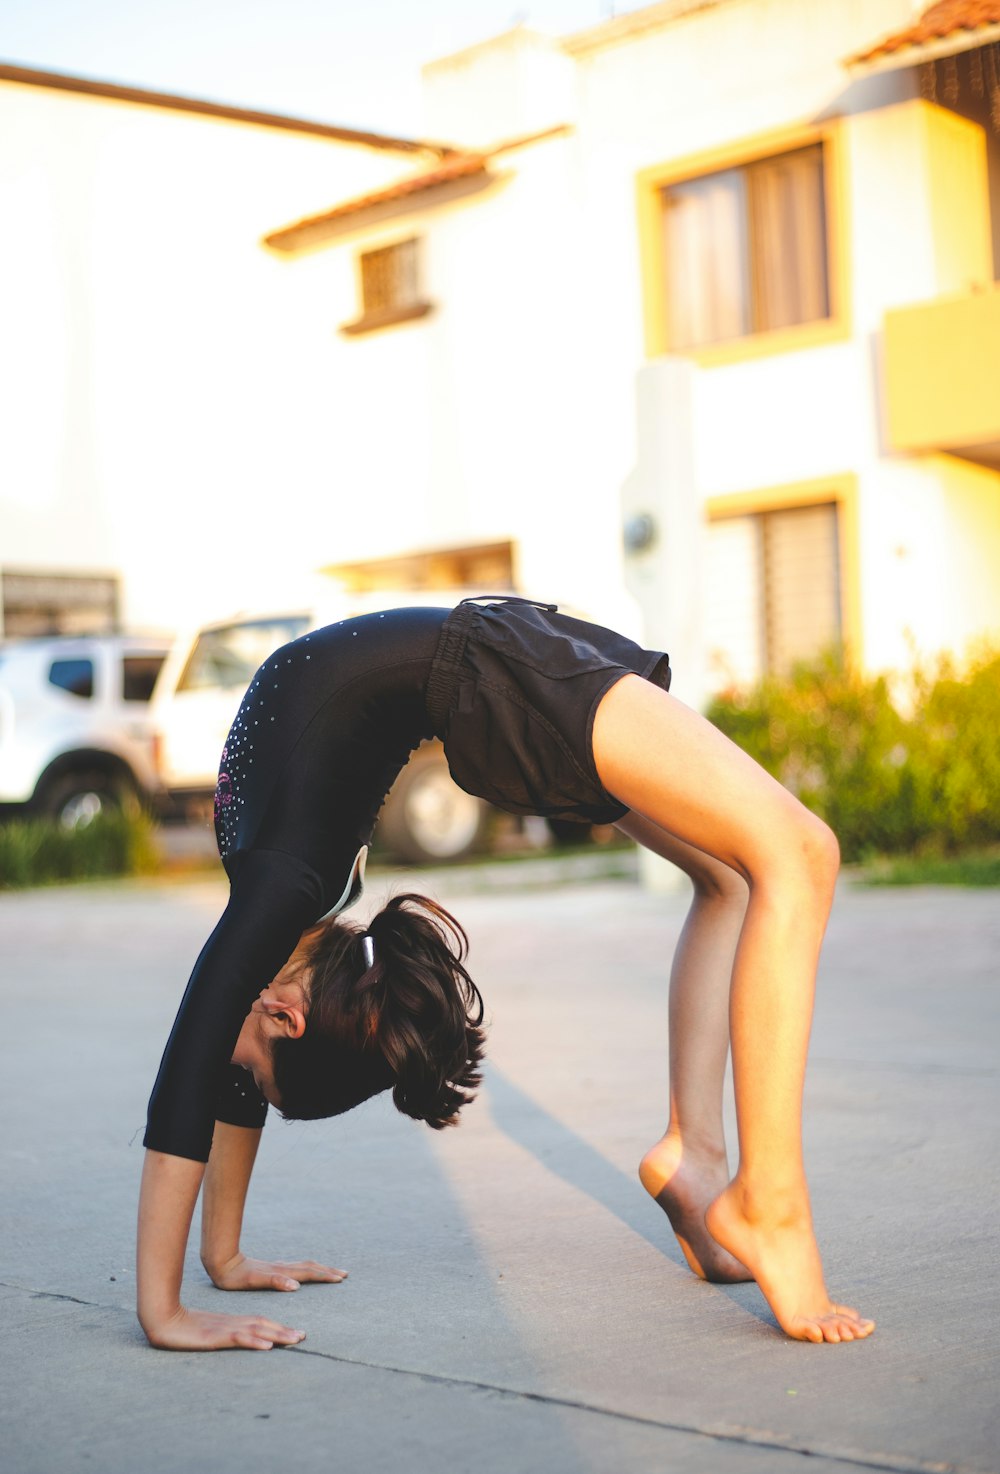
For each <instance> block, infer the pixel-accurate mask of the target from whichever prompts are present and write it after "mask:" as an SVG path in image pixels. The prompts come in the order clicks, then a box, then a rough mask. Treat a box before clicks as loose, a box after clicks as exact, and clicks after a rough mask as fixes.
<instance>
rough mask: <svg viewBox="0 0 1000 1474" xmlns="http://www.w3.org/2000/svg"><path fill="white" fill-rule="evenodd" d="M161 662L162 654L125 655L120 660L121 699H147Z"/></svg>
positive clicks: (150, 693)
mask: <svg viewBox="0 0 1000 1474" xmlns="http://www.w3.org/2000/svg"><path fill="white" fill-rule="evenodd" d="M162 664H163V656H162V655H126V656H125V659H124V660H123V661H122V700H123V701H148V700H149V699H150V697H151V696H152V694H153V687H154V686H155V685H156V677H157V676H158V675H159V674H160V666H161V665H162Z"/></svg>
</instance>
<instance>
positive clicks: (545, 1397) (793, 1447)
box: [285, 1345, 972, 1474]
mask: <svg viewBox="0 0 1000 1474" xmlns="http://www.w3.org/2000/svg"><path fill="white" fill-rule="evenodd" d="M285 1350H286V1351H289V1352H291V1353H292V1354H294V1355H297V1356H315V1357H318V1358H320V1359H321V1360H323V1361H333V1362H337V1363H340V1364H342V1365H344V1366H354V1367H364V1368H366V1369H367V1370H369V1371H375V1372H392V1373H394V1374H395V1375H397V1376H402V1377H416V1378H418V1379H419V1380H420V1381H423V1382H431V1383H435V1384H437V1385H439V1386H443V1387H468V1388H470V1389H472V1390H473V1391H477V1392H490V1393H493V1394H495V1395H499V1396H501V1397H511V1398H515V1399H517V1400H519V1401H523V1402H539V1403H543V1404H546V1405H548V1406H549V1407H563V1408H570V1409H572V1410H574V1411H576V1412H583V1413H593V1414H594V1415H595V1416H597V1417H601V1418H614V1419H616V1420H617V1421H618V1422H622V1423H634V1424H638V1425H640V1426H643V1427H647V1428H661V1429H663V1431H664V1432H667V1433H687V1434H689V1435H691V1436H693V1437H696V1438H711V1439H713V1440H715V1441H716V1442H718V1443H735V1444H741V1445H743V1446H744V1447H749V1448H761V1449H774V1450H776V1451H777V1450H780V1451H781V1452H783V1453H795V1454H801V1455H802V1456H803V1457H804V1458H822V1459H830V1460H835V1461H836V1462H838V1463H841V1464H851V1465H853V1466H854V1467H856V1468H859V1469H885V1470H891V1471H892V1474H966V1471H963V1469H962V1467H961V1465H959V1464H944V1463H937V1462H932V1461H928V1460H925V1459H917V1460H913V1459H906V1458H898V1457H897V1456H896V1455H895V1454H884V1453H879V1454H865V1453H862V1452H861V1451H859V1450H856V1449H846V1450H845V1449H840V1448H836V1447H833V1446H829V1447H828V1446H826V1445H823V1444H813V1445H810V1446H807V1445H805V1444H801V1443H794V1442H793V1441H792V1440H791V1439H783V1438H782V1437H781V1435H780V1434H778V1433H766V1432H763V1431H757V1430H755V1429H749V1428H744V1429H740V1430H736V1429H727V1428H711V1427H706V1428H702V1427H699V1426H698V1425H697V1424H694V1423H672V1422H669V1421H667V1420H666V1419H663V1418H653V1417H649V1416H646V1415H645V1414H643V1413H627V1412H622V1411H621V1410H620V1409H619V1408H613V1407H601V1406H600V1405H599V1404H598V1403H591V1402H582V1401H580V1400H579V1399H576V1398H572V1397H559V1396H557V1395H555V1394H552V1393H546V1392H531V1391H528V1390H526V1389H525V1388H523V1387H504V1386H502V1385H501V1384H500V1383H498V1382H481V1381H477V1380H476V1379H475V1378H473V1377H452V1376H448V1375H446V1374H445V1373H442V1372H424V1371H420V1370H419V1369H418V1368H415V1367H397V1366H390V1365H388V1364H387V1363H384V1362H377V1361H362V1360H359V1359H357V1358H355V1357H351V1356H338V1355H337V1354H336V1353H335V1352H332V1351H317V1350H315V1349H314V1348H312V1347H306V1346H301V1345H299V1346H287V1347H286V1348H285ZM967 1474H972V1471H971V1470H969V1471H967Z"/></svg>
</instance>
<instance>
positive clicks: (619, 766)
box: [593, 676, 873, 1341]
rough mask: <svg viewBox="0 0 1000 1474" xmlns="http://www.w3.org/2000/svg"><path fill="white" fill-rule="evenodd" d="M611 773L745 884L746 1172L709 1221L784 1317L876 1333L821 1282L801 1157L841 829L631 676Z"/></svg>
mask: <svg viewBox="0 0 1000 1474" xmlns="http://www.w3.org/2000/svg"><path fill="white" fill-rule="evenodd" d="M593 745H594V758H595V761H596V763H597V769H598V772H599V774H600V777H601V781H602V782H603V784H604V786H605V787H606V788H607V789H608V791H609V792H611V793H613V794H614V795H615V797H616V798H618V799H619V800H620V801H621V802H622V803H625V804H628V806H629V808H630V809H634V810H636V811H637V812H638V813H640V814H644V815H646V816H647V817H648V818H650V819H652V820H653V821H654V823H656V824H659V825H660V826H661V827H662V828H664V829H667V830H669V831H670V833H672V834H676V835H677V836H678V838H680V839H682V840H684V841H685V842H686V843H688V844H691V845H694V846H695V847H696V848H697V849H701V850H704V851H706V853H708V854H709V855H712V856H714V858H715V859H717V860H721V861H722V862H723V864H725V865H728V866H729V867H730V868H731V869H734V870H737V871H738V872H739V873H740V874H741V875H743V877H744V878H745V879H746V881H747V883H748V885H749V888H750V893H749V903H748V906H747V912H746V918H745V920H744V923H743V928H742V931H741V933H740V940H739V944H738V946H737V950H736V959H735V965H734V968H733V980H732V990H731V994H730V1039H731V1044H732V1051H733V1083H734V1086H735V1092H736V1119H737V1127H738V1130H739V1143H740V1161H739V1166H738V1168H737V1172H736V1176H735V1177H734V1179H733V1181H732V1182H731V1183H730V1184H729V1186H728V1187H727V1188H726V1189H725V1191H724V1192H723V1193H722V1194H721V1195H720V1196H719V1197H718V1198H717V1199H716V1200H715V1202H714V1203H713V1204H712V1206H711V1207H710V1208H709V1210H708V1214H707V1223H708V1227H709V1229H710V1231H711V1233H712V1234H713V1236H714V1237H715V1238H716V1239H717V1240H718V1242H719V1243H721V1244H722V1246H723V1247H724V1248H725V1249H728V1250H729V1252H730V1253H731V1254H732V1255H733V1256H734V1257H735V1258H736V1259H738V1260H739V1261H740V1262H741V1263H743V1264H745V1265H746V1266H747V1268H748V1269H749V1270H750V1272H751V1273H752V1275H753V1277H754V1278H755V1279H756V1281H757V1283H758V1284H759V1285H760V1288H761V1290H762V1291H763V1293H764V1295H765V1297H766V1299H767V1301H768V1303H769V1304H770V1306H771V1309H772V1310H773V1311H774V1313H775V1315H776V1317H777V1319H778V1322H779V1324H780V1325H781V1326H782V1328H783V1329H784V1330H785V1331H786V1332H787V1333H788V1334H789V1335H791V1336H794V1337H796V1338H798V1339H799V1340H809V1341H823V1340H826V1341H847V1340H854V1339H856V1338H858V1337H862V1336H867V1335H868V1334H869V1333H870V1332H871V1330H872V1328H873V1322H872V1321H870V1320H864V1319H862V1318H861V1317H860V1316H859V1315H858V1313H857V1312H856V1311H854V1310H852V1309H850V1308H849V1307H846V1306H842V1305H836V1304H834V1303H833V1302H832V1301H831V1299H830V1297H829V1295H828V1293H827V1290H826V1286H825V1284H824V1282H823V1270H822V1265H821V1263H820V1257H819V1250H818V1247H817V1245H816V1239H815V1236H814V1234H813V1227H812V1217H811V1212H810V1206H809V1193H808V1188H807V1186H806V1179H805V1170H804V1164H803V1159H802V1089H803V1083H804V1078H805V1064H806V1051H807V1049H808V1044H809V1029H810V1025H811V1021H812V1005H813V993H814V988H815V978H816V966H817V963H818V960H819V950H820V945H821V943H822V940H823V933H824V930H825V928H826V922H827V917H828V915H829V911H830V905H831V903H832V899H833V888H834V882H835V880H836V874H837V867H838V862H839V857H838V853H837V843H836V840H835V838H834V836H833V835H832V833H831V832H830V830H829V829H828V828H827V827H826V825H825V824H823V823H822V822H821V821H820V820H819V819H816V818H815V817H814V816H813V815H812V814H810V813H809V812H808V811H807V810H806V809H804V808H803V807H802V805H801V804H799V803H798V801H797V800H796V799H794V798H793V797H792V795H791V794H789V793H788V792H787V791H786V790H785V789H784V788H782V787H781V785H780V784H779V783H776V782H775V781H774V779H773V778H771V777H770V776H769V775H768V774H767V773H765V772H764V770H763V769H762V768H760V767H758V766H757V764H756V763H755V762H753V760H752V759H751V758H749V757H748V756H747V755H746V754H745V753H743V752H741V751H740V749H739V748H737V747H736V746H734V744H733V743H731V742H730V741H729V740H728V739H727V738H726V737H724V736H723V735H722V733H721V732H719V731H717V730H716V728H714V727H713V726H711V724H710V723H708V722H706V721H705V720H704V719H703V718H702V717H700V716H698V715H697V713H695V712H693V711H691V710H689V708H687V707H685V706H684V705H683V704H682V703H681V702H679V701H677V700H676V698H674V697H672V696H670V695H668V694H667V693H666V692H665V691H661V690H660V689H659V688H657V687H655V686H653V685H651V684H650V683H649V682H647V681H643V680H641V679H640V678H639V677H638V676H625V677H623V678H622V680H620V681H618V682H617V684H616V685H614V686H613V687H612V688H611V690H610V691H609V692H608V694H607V695H606V696H605V697H604V700H603V701H602V702H601V705H600V707H599V709H598V712H597V718H596V721H595V724H594V734H593Z"/></svg>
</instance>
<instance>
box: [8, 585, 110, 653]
mask: <svg viewBox="0 0 1000 1474" xmlns="http://www.w3.org/2000/svg"><path fill="white" fill-rule="evenodd" d="M0 586H2V590H3V633H4V634H5V635H7V636H8V637H10V638H13V637H14V636H18V637H21V636H24V635H98V634H110V633H111V632H112V631H113V630H114V629H116V628H117V626H118V604H119V597H118V595H119V590H118V580H117V578H113V577H110V578H109V577H104V576H102V575H99V574H89V573H26V572H13V571H9V570H5V571H4V572H3V573H2V574H0Z"/></svg>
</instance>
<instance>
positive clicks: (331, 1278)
mask: <svg viewBox="0 0 1000 1474" xmlns="http://www.w3.org/2000/svg"><path fill="white" fill-rule="evenodd" d="M206 1267H207V1266H206ZM208 1273H209V1277H210V1279H211V1281H212V1284H213V1285H214V1286H215V1287H216V1289H217V1290H297V1289H298V1288H299V1286H300V1285H304V1284H319V1285H339V1284H340V1282H341V1280H345V1279H346V1278H347V1272H346V1270H343V1269H332V1268H331V1267H330V1266H329V1265H328V1264H317V1263H316V1261H315V1260H314V1259H297V1260H295V1261H294V1262H292V1261H289V1262H285V1261H284V1260H276V1261H273V1262H272V1261H270V1260H267V1259H248V1258H247V1257H246V1255H245V1254H234V1255H233V1257H232V1259H229V1260H227V1261H226V1263H225V1264H218V1265H215V1266H214V1268H212V1269H210V1270H209V1271H208Z"/></svg>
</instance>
